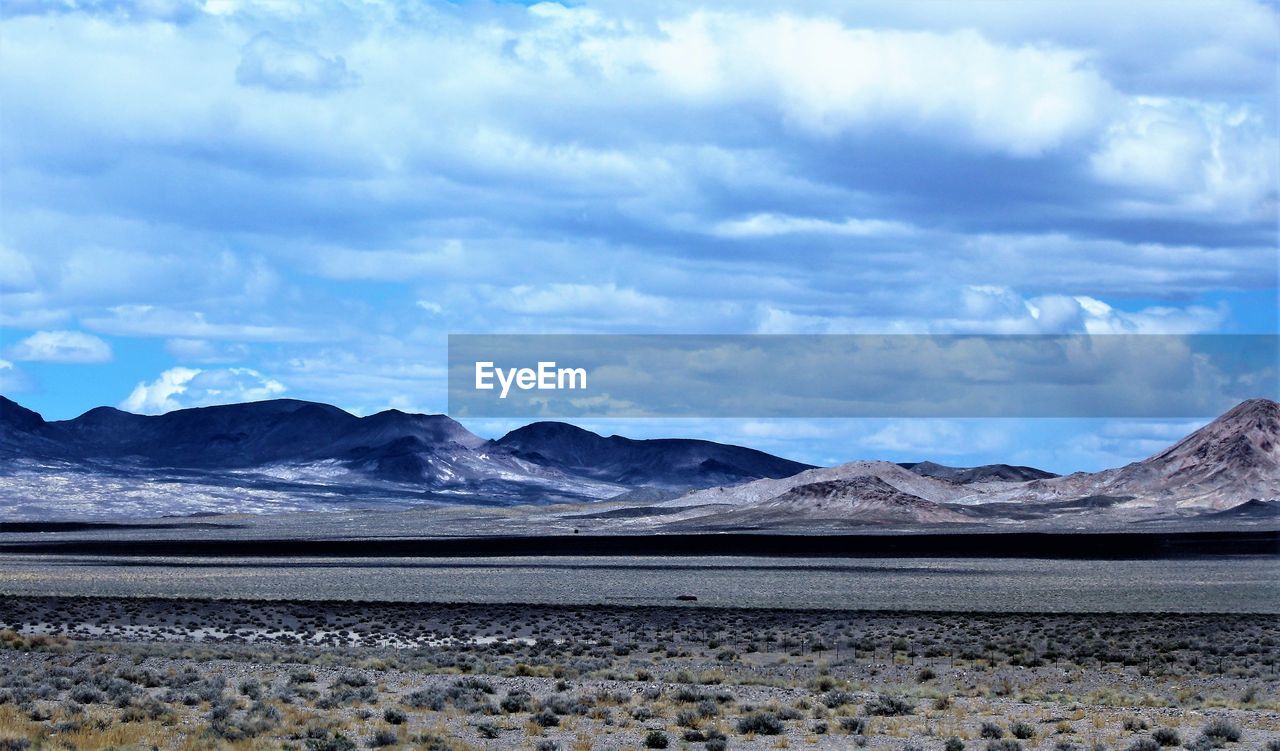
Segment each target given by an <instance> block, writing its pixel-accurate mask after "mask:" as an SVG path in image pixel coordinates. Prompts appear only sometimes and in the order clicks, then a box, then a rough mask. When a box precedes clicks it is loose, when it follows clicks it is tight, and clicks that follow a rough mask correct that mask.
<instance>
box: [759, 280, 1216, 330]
mask: <svg viewBox="0 0 1280 751" xmlns="http://www.w3.org/2000/svg"><path fill="white" fill-rule="evenodd" d="M929 302H930V307H929V308H928V309H926V310H924V311H921V312H920V314H919V315H916V316H905V315H899V316H891V315H883V314H882V315H878V316H877V315H865V316H844V315H826V314H812V313H798V312H795V311H793V310H789V309H787V308H784V307H779V306H774V305H765V306H761V308H760V310H759V313H758V318H757V323H756V333H760V334H866V333H883V334H890V333H901V334H906V333H913V334H1086V333H1087V334H1200V333H1208V332H1213V331H1216V330H1220V327H1221V326H1222V325H1223V324H1224V323H1226V321H1227V320H1229V319H1230V316H1231V310H1230V308H1229V307H1228V306H1227V305H1226V304H1225V303H1218V304H1217V305H1214V306H1208V305H1187V306H1185V307H1181V308H1179V307H1174V306H1149V307H1145V308H1140V309H1138V310H1134V311H1126V310H1121V309H1119V308H1115V307H1113V306H1111V305H1108V304H1107V303H1105V302H1103V301H1101V300H1098V299H1096V298H1093V297H1089V296H1086V295H1077V296H1071V295H1038V296H1029V297H1028V296H1024V295H1022V294H1019V293H1018V292H1017V291H1015V290H1013V289H1011V288H1009V287H1004V286H1000V285H967V286H965V287H962V288H960V289H958V290H952V289H944V290H940V292H939V294H938V295H937V296H934V297H932V298H930V299H929ZM942 311H945V312H942Z"/></svg>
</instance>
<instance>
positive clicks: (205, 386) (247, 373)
mask: <svg viewBox="0 0 1280 751" xmlns="http://www.w3.org/2000/svg"><path fill="white" fill-rule="evenodd" d="M284 392H285V387H284V384H282V383H280V382H279V381H277V380H274V379H272V378H268V377H266V376H264V375H263V374H261V373H259V372H258V371H256V370H253V369H251V368H227V369H224V370H200V369H197V368H185V367H177V368H170V369H168V370H166V371H164V372H163V373H161V374H160V376H159V377H158V378H156V379H155V380H154V381H151V382H150V383H147V382H142V383H139V384H138V385H137V386H135V387H134V389H133V391H132V392H130V394H129V396H127V397H125V399H124V401H122V402H120V408H121V409H123V410H126V411H129V412H137V413H140V414H149V415H154V414H161V413H164V412H170V411H172V410H175V409H183V408H186V407H202V406H208V405H211V404H233V403H235V402H248V401H259V400H262V399H272V398H275V397H277V396H279V395H280V394H283V393H284Z"/></svg>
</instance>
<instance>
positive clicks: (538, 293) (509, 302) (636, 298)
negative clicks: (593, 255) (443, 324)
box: [489, 282, 672, 321]
mask: <svg viewBox="0 0 1280 751" xmlns="http://www.w3.org/2000/svg"><path fill="white" fill-rule="evenodd" d="M489 297H490V301H491V304H493V305H494V306H496V307H498V308H500V309H502V310H507V311H510V312H512V313H518V314H521V315H530V316H590V317H597V316H598V317H599V318H601V319H604V320H610V321H619V320H621V319H625V320H644V319H645V318H646V317H654V316H657V317H661V316H666V315H668V314H669V313H671V312H672V307H671V304H670V301H668V300H666V299H663V298H661V297H657V296H654V295H650V294H646V293H644V292H639V291H637V290H634V289H630V288H627V287H619V286H618V285H617V284H614V283H612V282H610V283H608V284H566V283H555V284H544V285H527V284H522V285H518V286H515V287H511V288H509V289H506V290H495V291H494V292H493V293H491V294H490V296H489Z"/></svg>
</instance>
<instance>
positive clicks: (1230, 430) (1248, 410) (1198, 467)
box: [1021, 399, 1280, 510]
mask: <svg viewBox="0 0 1280 751" xmlns="http://www.w3.org/2000/svg"><path fill="white" fill-rule="evenodd" d="M1021 495H1022V496H1023V497H1024V498H1025V499H1027V500H1060V499H1063V498H1072V497H1080V496H1091V495H1107V496H1129V497H1130V498H1131V499H1132V500H1130V501H1128V505H1129V506H1130V507H1145V508H1154V509H1163V510H1175V509H1210V510H1212V509H1218V510H1221V509H1227V508H1231V507H1233V506H1237V505H1239V504H1241V503H1244V502H1245V501H1248V500H1249V499H1251V498H1259V497H1261V498H1276V497H1280V405H1278V404H1276V402H1274V401H1271V400H1270V399H1250V400H1248V401H1244V402H1241V403H1240V404H1238V405H1236V406H1235V407H1233V408H1232V409H1230V410H1228V411H1227V412H1226V413H1224V414H1223V415H1222V416H1221V417H1219V418H1217V419H1216V420H1214V421H1213V422H1210V423H1209V424H1208V425H1205V426H1204V427H1203V428H1200V429H1199V430H1197V431H1195V432H1193V433H1191V434H1190V435H1188V436H1187V437H1186V438H1183V439H1182V440H1181V441H1178V442H1177V443H1175V444H1173V445H1172V446H1170V447H1169V448H1167V449H1165V450H1163V451H1161V452H1159V453H1157V454H1155V455H1153V456H1151V457H1148V458H1147V459H1143V460H1142V461H1138V462H1133V463H1132V464H1128V465H1126V466H1124V467H1120V468H1117V469H1110V470H1104V471H1102V472H1096V473H1084V472H1077V473H1075V474H1071V475H1066V476H1064V477H1056V478H1052V479H1048V480H1036V481H1033V482H1031V483H1028V484H1027V485H1026V487H1025V488H1022V489H1021Z"/></svg>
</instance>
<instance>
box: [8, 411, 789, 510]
mask: <svg viewBox="0 0 1280 751" xmlns="http://www.w3.org/2000/svg"><path fill="white" fill-rule="evenodd" d="M810 468H811V465H807V464H801V463H799V462H793V461H790V460H787V459H782V458H780V457H776V456H772V455H770V454H766V453H764V452H761V451H756V450H754V449H748V448H742V447H740V446H728V445H724V444H720V443H715V442H712V441H702V440H691V439H662V440H633V439H630V438H624V437H622V436H608V437H605V436H600V435H597V434H595V433H592V432H590V431H586V430H583V429H581V428H578V427H575V426H572V425H567V424H564V423H554V422H540V423H534V424H532V425H527V426H525V427H523V428H520V429H518V430H515V431H512V432H511V433H509V434H507V435H506V436H503V437H502V438H500V439H498V440H496V441H494V440H486V439H484V438H481V437H479V436H477V435H475V434H473V433H471V432H470V431H468V430H467V429H466V428H465V427H463V426H462V425H461V424H459V423H458V422H456V421H454V420H452V419H451V418H449V417H447V416H445V415H422V414H409V413H405V412H401V411H399V410H386V411H383V412H379V413H377V414H373V415H369V416H367V417H357V416H355V415H352V414H350V413H348V412H345V411H343V410H341V409H338V408H337V407H333V406H330V405H327V404H319V403H315V402H306V401H299V400H295V399H275V400H269V401H260V402H249V403H244V404H230V405H222V406H213V407H200V408H193V409H182V410H176V411H173V412H169V413H166V414H163V415H155V416H150V415H136V414H131V413H128V412H124V411H121V410H118V409H114V408H111V407H98V408H95V409H91V410H89V411H88V412H85V413H84V414H82V415H80V416H79V417H76V418H74V419H70V420H59V421H46V420H45V419H44V418H43V417H41V416H40V415H39V414H38V413H36V412H34V411H32V410H29V409H26V408H25V407H23V406H21V405H19V404H17V403H16V402H14V401H12V400H10V399H7V398H5V397H0V489H3V490H4V491H5V495H6V496H8V498H9V500H10V504H9V508H13V507H16V506H20V507H22V508H24V509H26V511H25V512H24V513H31V512H33V511H38V510H40V509H43V511H39V513H50V514H58V515H60V513H61V512H66V511H72V512H77V513H86V512H92V511H93V508H94V506H95V505H100V506H101V507H102V508H105V509H109V510H121V511H126V512H143V513H145V512H147V511H148V510H149V507H151V506H162V505H164V504H163V498H162V496H164V495H165V490H166V489H169V490H170V491H171V493H170V494H172V495H176V493H174V492H172V491H176V490H177V489H178V488H179V487H180V488H181V495H182V496H183V497H184V498H185V500H186V503H185V505H186V506H187V507H191V508H192V509H193V510H196V511H217V510H228V509H229V510H237V511H265V510H296V509H301V508H309V507H312V506H315V505H317V504H321V505H323V504H333V503H339V502H342V501H343V500H344V499H351V500H357V501H361V502H370V501H384V502H387V503H392V504H394V503H401V504H414V503H423V502H453V503H457V502H469V503H477V504H515V503H553V502H565V501H569V502H572V501H595V500H601V499H605V498H610V497H614V496H618V495H620V494H624V493H628V492H631V491H633V490H635V489H637V488H643V489H648V490H652V491H656V492H659V493H661V494H662V496H663V497H666V496H670V495H675V494H678V493H680V492H683V491H686V490H690V489H695V488H702V487H707V486H711V485H716V484H724V483H740V482H745V481H750V480H755V479H760V478H766V477H784V476H787V475H793V474H795V473H797V472H801V471H803V470H806V469H810ZM171 505H172V504H171Z"/></svg>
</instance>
